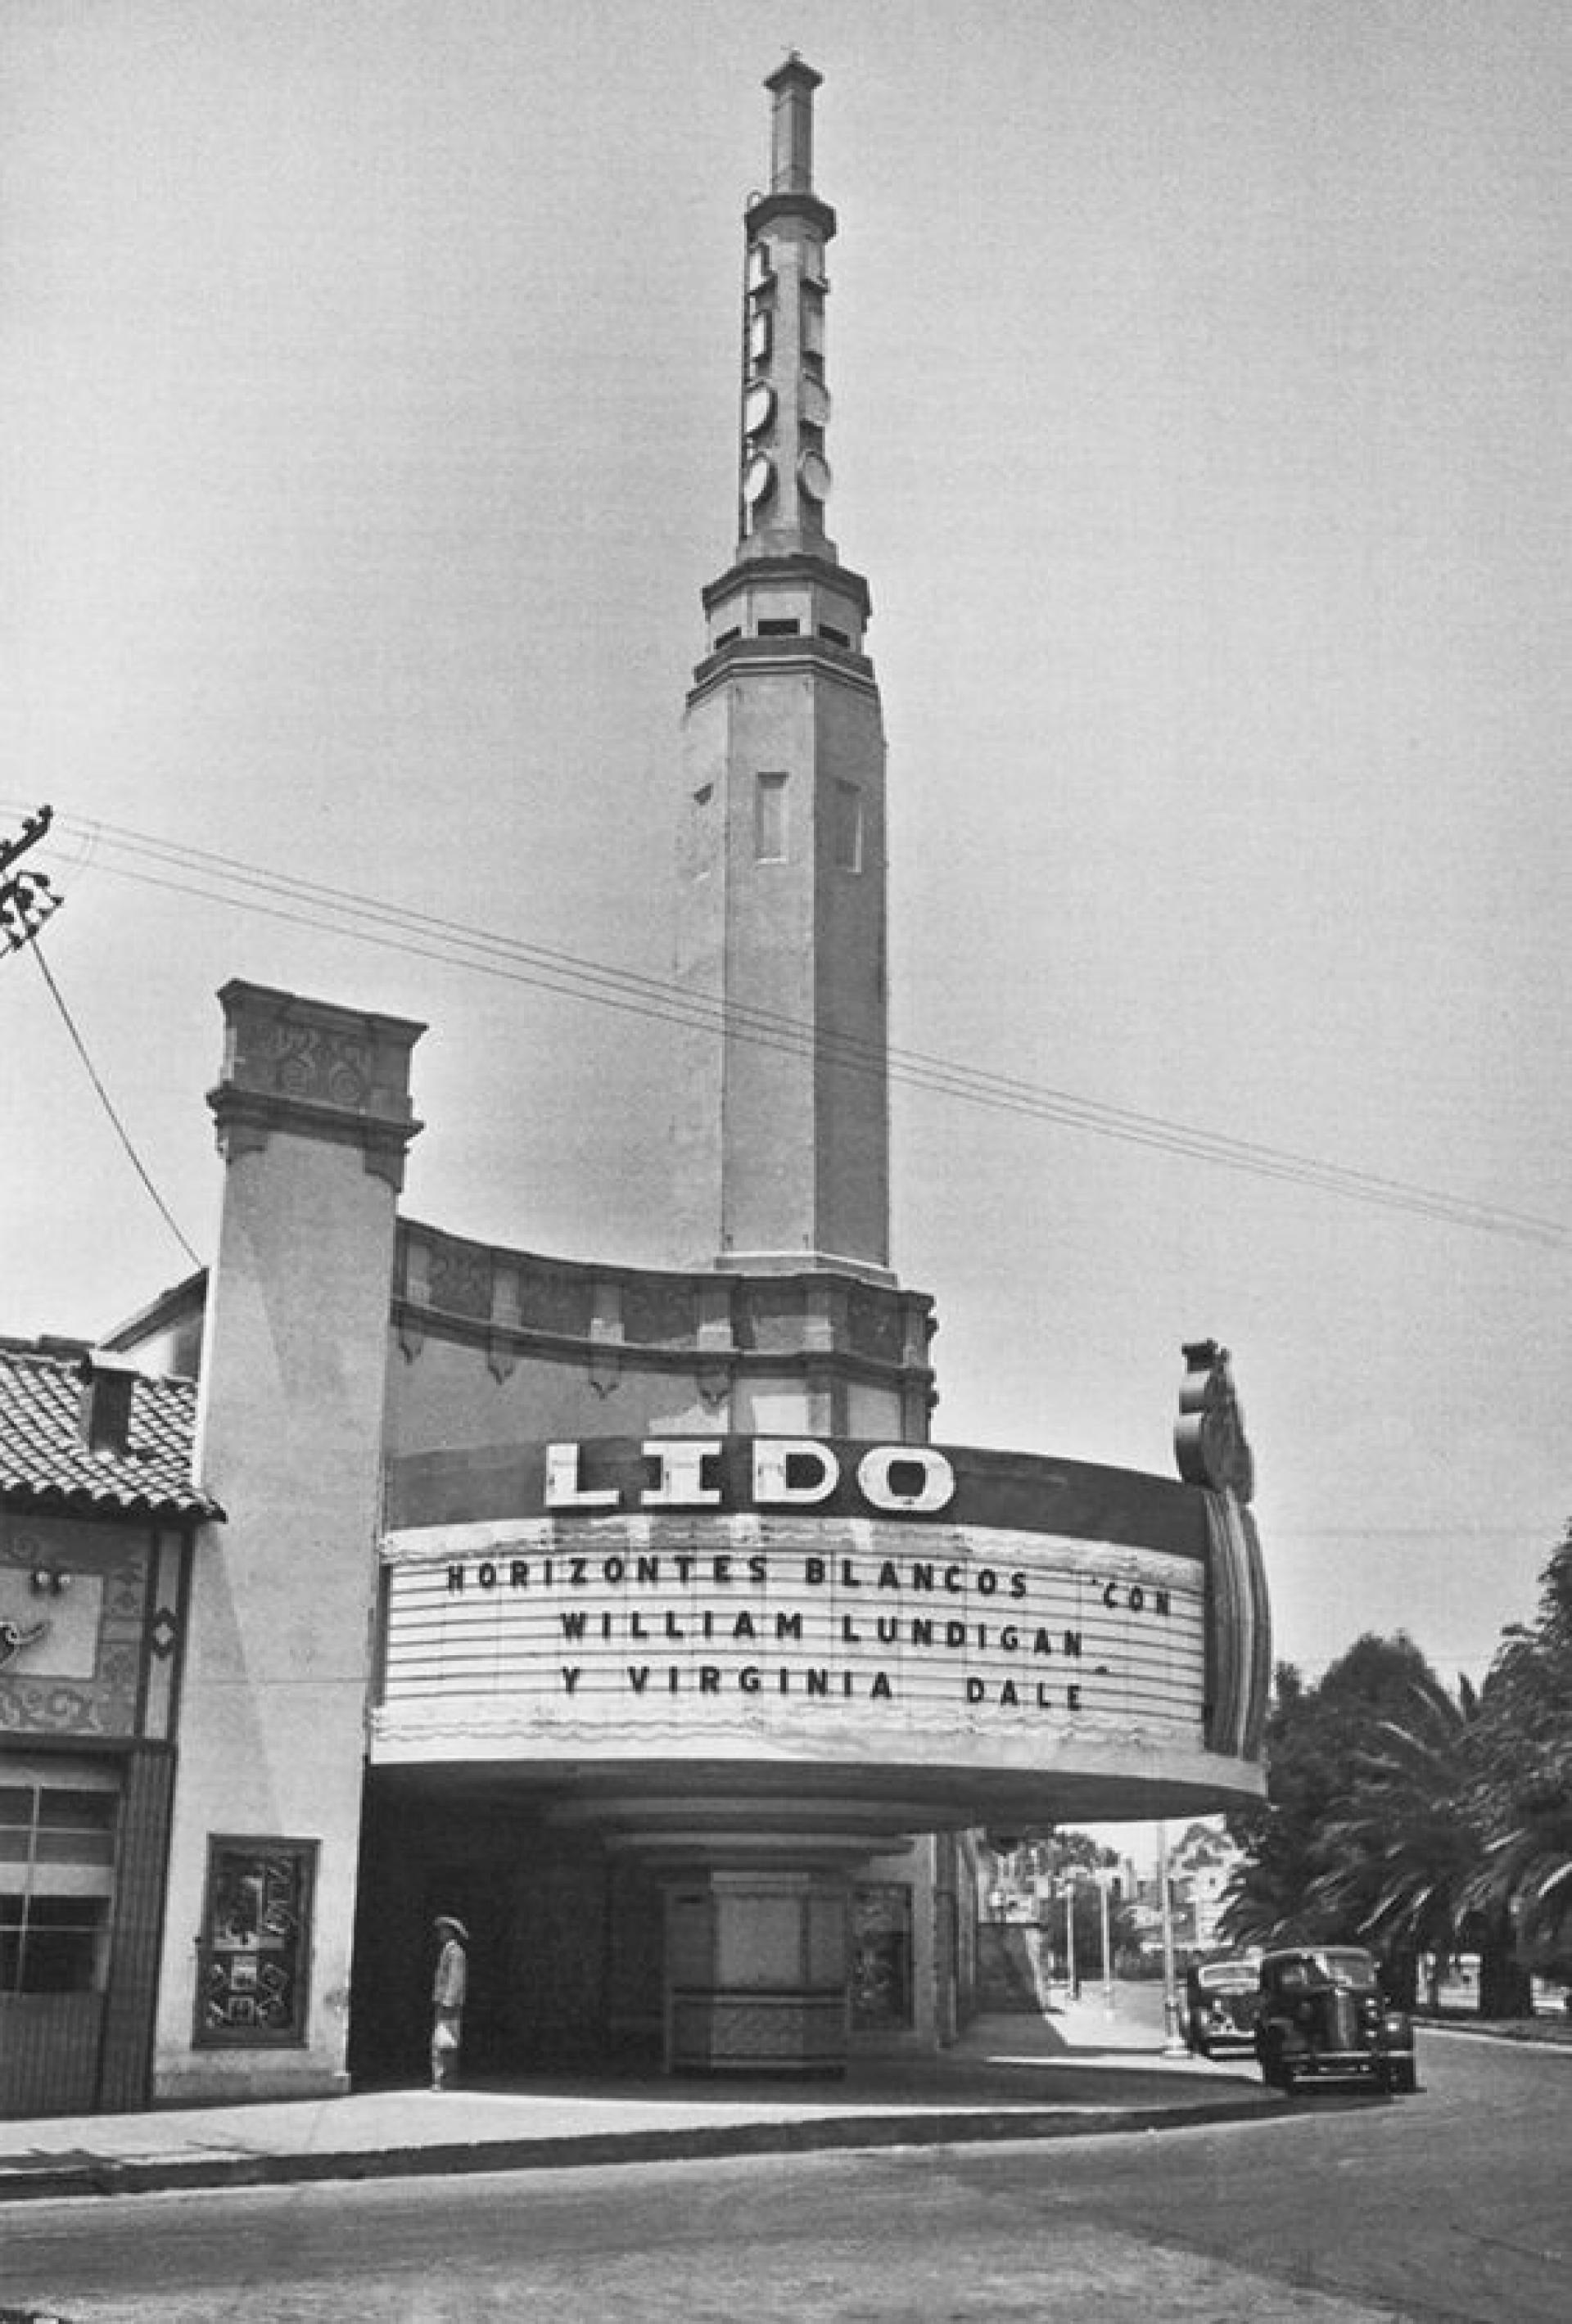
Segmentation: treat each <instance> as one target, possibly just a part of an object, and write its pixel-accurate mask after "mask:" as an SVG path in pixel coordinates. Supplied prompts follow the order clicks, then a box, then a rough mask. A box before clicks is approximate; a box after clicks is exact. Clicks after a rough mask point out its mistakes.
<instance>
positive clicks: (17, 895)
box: [0, 807, 63, 954]
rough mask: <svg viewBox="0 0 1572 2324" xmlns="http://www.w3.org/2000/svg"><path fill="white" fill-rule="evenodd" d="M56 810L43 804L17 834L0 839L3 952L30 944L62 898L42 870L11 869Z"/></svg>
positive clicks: (0, 945)
mask: <svg viewBox="0 0 1572 2324" xmlns="http://www.w3.org/2000/svg"><path fill="white" fill-rule="evenodd" d="M53 814H54V810H53V808H52V807H40V808H39V810H38V812H37V814H36V815H30V816H28V817H27V818H26V820H25V822H24V823H23V826H22V831H21V834H20V835H19V836H18V837H17V838H15V839H0V954H5V953H10V952H21V951H22V949H23V946H24V945H30V944H31V943H32V940H33V938H34V937H35V936H37V934H38V932H39V930H40V928H42V926H43V924H44V922H45V920H47V919H48V918H49V916H50V914H51V912H55V911H58V910H59V909H60V904H61V901H62V900H63V899H61V898H60V897H59V896H57V895H56V894H55V891H54V890H53V888H52V887H51V884H50V882H49V881H48V879H47V878H46V877H45V876H44V874H43V873H42V871H12V870H11V869H10V866H11V865H12V864H13V863H14V862H16V861H17V859H18V858H19V857H20V856H23V855H25V854H26V853H27V851H28V849H29V848H30V847H35V846H36V845H37V844H38V842H39V841H40V840H41V839H42V837H43V835H44V834H45V832H46V831H47V830H48V829H49V826H50V824H51V820H52V818H53Z"/></svg>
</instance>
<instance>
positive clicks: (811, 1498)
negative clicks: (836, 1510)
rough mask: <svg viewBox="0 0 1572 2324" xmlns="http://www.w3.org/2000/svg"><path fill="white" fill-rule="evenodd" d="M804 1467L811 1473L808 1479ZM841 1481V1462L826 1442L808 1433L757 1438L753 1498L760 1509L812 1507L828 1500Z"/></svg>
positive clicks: (755, 1443) (755, 1441)
mask: <svg viewBox="0 0 1572 2324" xmlns="http://www.w3.org/2000/svg"><path fill="white" fill-rule="evenodd" d="M805 1469H806V1470H808V1471H810V1472H812V1473H810V1474H809V1476H808V1477H807V1479H806V1480H804V1478H803V1476H802V1474H801V1472H802V1471H803V1470H805ZM792 1471H796V1472H797V1473H796V1475H795V1477H794V1476H793V1474H792ZM839 1482H840V1462H838V1461H837V1459H836V1457H835V1454H834V1453H833V1452H831V1451H830V1450H829V1447H828V1445H827V1444H816V1443H814V1442H813V1440H812V1438H811V1437H808V1436H775V1437H758V1438H755V1440H754V1500H755V1501H757V1502H758V1503H759V1505H760V1506H761V1508H764V1507H768V1508H795V1509H809V1508H813V1506H814V1505H815V1503H816V1502H818V1501H828V1499H829V1497H830V1495H831V1494H832V1493H833V1492H834V1490H835V1489H836V1487H837V1484H838V1483H839Z"/></svg>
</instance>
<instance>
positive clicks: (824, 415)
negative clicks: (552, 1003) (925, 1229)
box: [676, 54, 890, 1281]
mask: <svg viewBox="0 0 1572 2324" xmlns="http://www.w3.org/2000/svg"><path fill="white" fill-rule="evenodd" d="M819 80H820V77H819V75H818V73H817V72H815V71H814V69H813V68H812V67H811V65H808V64H805V63H804V62H803V60H802V59H801V58H800V57H799V56H797V55H795V54H793V55H792V56H791V57H789V58H788V59H787V60H786V62H785V63H784V64H783V65H781V66H780V67H778V68H777V69H776V70H775V71H774V72H772V74H771V75H770V76H769V78H768V79H767V80H766V81H765V84H764V86H765V88H767V89H768V90H769V91H770V94H771V97H772V106H773V110H772V117H771V169H770V190H769V192H768V193H765V194H759V195H756V196H754V198H752V199H750V201H749V203H748V205H747V208H746V209H745V211H744V221H743V225H744V281H743V355H742V381H741V394H740V420H741V426H740V444H739V458H738V495H737V544H736V550H735V558H734V561H733V563H732V564H731V566H730V567H728V569H727V570H726V572H724V573H723V574H722V575H721V576H720V577H719V578H718V579H717V580H716V581H713V582H712V583H711V584H710V585H709V586H708V587H707V589H706V590H705V591H704V610H705V615H706V621H707V652H706V655H705V658H704V659H703V660H702V661H701V662H700V663H699V665H698V669H696V670H695V672H694V683H693V687H692V690H691V692H690V693H689V697H688V713H687V718H686V722H685V729H684V764H685V772H686V783H687V793H688V798H687V804H686V807H685V811H684V812H685V840H684V862H683V869H682V906H681V934H680V942H679V961H678V969H679V975H680V978H681V980H682V981H683V982H684V983H685V984H686V985H687V986H688V987H689V990H690V991H692V992H693V994H694V995H695V998H696V999H702V1001H704V1003H705V1004H706V1005H707V1007H709V1008H714V1007H715V1006H716V1004H717V1002H718V1004H719V1006H720V1010H721V1014H722V1020H723V1022H722V1030H721V1031H720V1033H719V1034H718V1036H716V1037H710V1038H709V1040H708V1045H707V1048H706V1050H705V1053H704V1056H703V1059H702V1060H701V1061H698V1062H696V1064H695V1066H694V1069H693V1070H692V1071H690V1072H689V1073H687V1074H684V1076H683V1082H682V1087H681V1090H680V1096H679V1101H678V1104H679V1124H678V1144H677V1152H678V1184H677V1189H676V1209H677V1213H678V1215H679V1217H680V1218H681V1219H683V1220H684V1222H685V1224H686V1229H687V1231H686V1234H685V1238H684V1240H685V1245H686V1247H685V1250H684V1252H683V1256H684V1258H685V1259H686V1260H688V1261H689V1263H692V1262H693V1261H694V1260H696V1259H714V1260H715V1261H716V1263H717V1264H718V1265H720V1266H723V1267H735V1268H749V1269H752V1268H794V1269H801V1268H829V1269H843V1270H845V1271H847V1272H851V1273H857V1274H863V1275H873V1276H875V1277H880V1278H881V1279H883V1280H886V1281H887V1280H889V1279H890V1277H889V1120H888V1113H889V1103H888V1090H887V1030H886V1021H885V1018H886V1010H885V994H884V949H885V946H884V743H883V722H882V717H881V713H880V707H879V696H878V689H877V687H876V685H875V682H874V668H873V664H872V663H871V662H870V661H869V660H868V659H867V657H866V655H865V651H864V633H865V630H866V626H867V622H868V616H869V611H870V606H869V598H868V587H867V584H866V582H865V581H864V579H863V578H862V576H861V575H860V574H856V573H854V572H851V571H850V570H849V569H848V568H847V567H845V566H844V565H842V563H841V562H840V558H839V556H838V554H837V549H836V546H835V543H834V542H833V541H832V540H830V539H829V538H828V535H827V533H826V531H825V521H824V512H825V503H826V500H827V498H828V493H829V489H830V472H829V462H828V457H827V456H826V452H825V437H826V431H827V429H828V424H829V410H830V406H829V390H828V385H827V383H826V377H825V305H826V301H827V300H828V293H829V283H828V277H827V275H826V272H825V265H824V252H825V246H826V244H828V242H829V241H830V239H831V237H832V236H833V235H834V234H835V231H836V216H835V212H834V211H833V210H832V209H831V208H830V207H829V205H828V202H826V201H824V200H823V199H822V198H820V197H819V196H818V194H817V193H816V192H815V191H814V189H813V93H814V91H815V89H816V88H818V86H819Z"/></svg>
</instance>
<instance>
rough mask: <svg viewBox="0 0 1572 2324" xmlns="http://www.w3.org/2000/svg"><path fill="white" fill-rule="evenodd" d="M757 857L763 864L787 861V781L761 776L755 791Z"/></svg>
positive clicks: (783, 777)
mask: <svg viewBox="0 0 1572 2324" xmlns="http://www.w3.org/2000/svg"><path fill="white" fill-rule="evenodd" d="M754 856H755V857H756V858H757V860H758V862H761V863H784V862H785V861H786V778H785V776H784V775H777V774H769V775H761V776H760V777H759V779H758V782H757V784H756V786H755V787H754Z"/></svg>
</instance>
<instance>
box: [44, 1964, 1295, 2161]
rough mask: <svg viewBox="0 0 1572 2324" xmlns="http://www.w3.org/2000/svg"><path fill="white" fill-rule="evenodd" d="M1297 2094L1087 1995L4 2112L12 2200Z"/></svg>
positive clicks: (1222, 2108) (908, 2131)
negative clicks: (476, 2076)
mask: <svg viewBox="0 0 1572 2324" xmlns="http://www.w3.org/2000/svg"><path fill="white" fill-rule="evenodd" d="M1283 2110H1284V2106H1283V2101H1282V2100H1281V2099H1280V2098H1276V2097H1274V2096H1273V2095H1272V2094H1271V2093H1270V2092H1268V2091H1265V2090H1263V2089H1262V2087H1261V2084H1260V2082H1259V2080H1258V2079H1257V2077H1256V2074H1255V2070H1254V2067H1253V2063H1252V2061H1250V2060H1248V2059H1237V2060H1230V2061H1227V2062H1225V2063H1218V2064H1215V2065H1209V2064H1207V2062H1206V2061H1204V2060H1200V2059H1192V2058H1184V2057H1181V2058H1168V2057H1165V2056H1164V2055H1163V2054H1162V2036H1161V2031H1160V2030H1155V2029H1154V2028H1153V2027H1152V2025H1151V2024H1150V2023H1148V2022H1141V2020H1140V2019H1138V2018H1136V2017H1133V2016H1131V2015H1124V2016H1123V2017H1121V2016H1115V2017H1114V2018H1112V2019H1110V2018H1109V2017H1108V2016H1107V2015H1106V2014H1105V2010H1104V2008H1103V2006H1102V2003H1101V2000H1100V1998H1097V1997H1092V1996H1088V1997H1084V1998H1083V1999H1081V2000H1079V2001H1077V2002H1075V2003H1071V2004H1068V2005H1065V2006H1056V2007H1055V2009H1054V2011H1053V2013H1052V2014H1051V2015H1050V2016H1048V2017H1046V2018H1041V2017H1037V2016H1021V2017H985V2018H981V2019H979V2020H978V2021H977V2023H976V2024H974V2025H973V2026H971V2027H970V2028H969V2029H968V2031H967V2033H966V2035H965V2036H964V2037H963V2039H962V2040H961V2041H960V2042H959V2043H957V2045H956V2046H955V2047H954V2048H953V2049H951V2050H948V2051H945V2052H940V2053H939V2054H938V2055H932V2056H922V2057H913V2058H902V2059H879V2060H865V2061H856V2062H855V2063H854V2065H853V2067H852V2068H851V2070H850V2071H849V2072H848V2074H847V2076H846V2080H845V2081H843V2082H819V2083H809V2084H801V2083H791V2082H781V2081H772V2080H759V2081H748V2082H743V2083H738V2082H735V2081H732V2080H725V2081H720V2080H702V2081H687V2080H664V2079H661V2078H658V2077H653V2076H643V2077H637V2078H633V2077H628V2078H613V2077H605V2078H600V2077H590V2076H561V2075H542V2076H541V2077H539V2078H535V2077H532V2078H531V2079H530V2080H528V2082H510V2083H509V2084H507V2085H506V2086H502V2085H486V2084H484V2083H483V2084H480V2085H477V2086H475V2087H472V2088H468V2089H458V2090H450V2091H444V2092H442V2093H440V2094H438V2093H436V2092H433V2091H430V2090H424V2089H413V2090H374V2091H366V2092H363V2093H356V2094H355V2095H352V2096H350V2097H348V2098H321V2099H293V2100H289V2101H285V2102H282V2103H264V2104H260V2105H254V2106H242V2107H188V2108H182V2109H180V2110H179V2111H174V2110H169V2111H158V2112H153V2113H148V2114H125V2115H73V2116H50V2117H48V2118H45V2119H42V2120H38V2121H33V2122H0V2201H3V2200H5V2199H12V2198H17V2197H28V2196H32V2197H42V2196H59V2195H88V2194H105V2195H107V2194H132V2193H144V2192H152V2191H156V2190H165V2189H171V2188H188V2187H189V2188H199V2187H217V2186H273V2185H281V2184H283V2183H285V2182H286V2181H302V2180H310V2179H370V2178H394V2177H402V2176H409V2175H411V2174H418V2173H436V2172H456V2171H465V2172H475V2171H521V2170H543V2169H561V2168H564V2167H567V2166H569V2165H573V2164H583V2163H649V2162H660V2161H675V2160H682V2159H689V2158H697V2157H701V2156H707V2155H717V2154H763V2153H802V2152H806V2151H808V2150H809V2149H816V2148H818V2149H825V2148H834V2147H853V2146H856V2147H870V2146H911V2145H948V2144H957V2143H960V2142H964V2141H971V2140H983V2139H1002V2138H1054V2137H1083V2136H1086V2135H1088V2134H1091V2133H1096V2132H1106V2131H1116V2130H1126V2131H1128V2130H1156V2129H1170V2128H1179V2127H1181V2126H1186V2125H1188V2124H1195V2123H1200V2122H1229V2121H1237V2120H1239V2119H1241V2118H1245V2117H1250V2118H1253V2117H1256V2116H1271V2115H1273V2114H1277V2113H1280V2112H1281V2111H1283Z"/></svg>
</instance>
